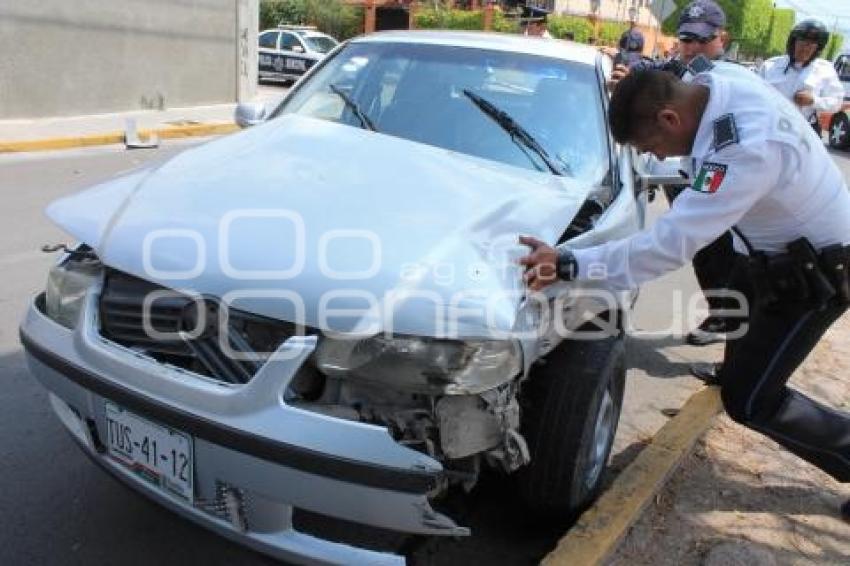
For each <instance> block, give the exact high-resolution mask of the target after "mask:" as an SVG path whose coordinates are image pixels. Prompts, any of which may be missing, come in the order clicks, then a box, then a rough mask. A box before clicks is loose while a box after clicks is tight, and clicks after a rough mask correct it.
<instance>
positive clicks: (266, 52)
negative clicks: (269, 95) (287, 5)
mask: <svg viewBox="0 0 850 566" xmlns="http://www.w3.org/2000/svg"><path fill="white" fill-rule="evenodd" d="M258 40H259V55H260V56H259V73H258V78H259V80H266V79H272V80H283V81H295V80H298V79H299V78H300V77H301V75H303V74H304V73H306V72H307V71H308V70H309V69H310V67H312V66H313V65H315V64H316V63H318V62H319V61H321V60H322V59H323V58H324V57H325V55H327V54H328V53H329V52H330V51H331V50H332V49H333V48H334V47H336V46H337V45H338V44H339V42H338V41H337V40H335V39H334V38H332V37H331V36H329V35H326V34H324V33H321V32H318V31H316V28H314V27H312V26H279V27H278V28H276V29H269V30H265V31H263V32H260V35H259V37H258Z"/></svg>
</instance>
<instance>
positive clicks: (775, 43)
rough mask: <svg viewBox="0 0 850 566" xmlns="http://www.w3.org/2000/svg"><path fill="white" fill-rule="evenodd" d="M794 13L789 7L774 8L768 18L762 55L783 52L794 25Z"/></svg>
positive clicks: (767, 55) (773, 55)
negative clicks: (768, 26) (767, 30)
mask: <svg viewBox="0 0 850 566" xmlns="http://www.w3.org/2000/svg"><path fill="white" fill-rule="evenodd" d="M796 17H797V16H796V13H795V12H794V10H792V9H790V8H776V9H775V10H774V11H773V18H771V20H770V33H769V34H768V38H767V43H766V45H765V49H764V57H775V56H777V55H783V54H784V53H785V46H786V45H787V43H788V36H789V35H791V28H793V27H794V21H795V20H796Z"/></svg>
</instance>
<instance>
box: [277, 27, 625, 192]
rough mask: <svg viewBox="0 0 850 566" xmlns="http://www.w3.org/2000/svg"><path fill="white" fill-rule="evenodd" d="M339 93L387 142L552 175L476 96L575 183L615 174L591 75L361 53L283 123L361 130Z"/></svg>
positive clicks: (537, 63) (326, 71)
mask: <svg viewBox="0 0 850 566" xmlns="http://www.w3.org/2000/svg"><path fill="white" fill-rule="evenodd" d="M331 85H334V86H336V87H338V88H340V89H342V90H343V91H344V92H345V93H346V94H347V95H348V96H349V97H350V98H351V99H352V100H354V101H355V102H356V103H357V104H358V106H360V108H361V109H362V110H363V112H364V113H365V114H366V115H367V116H368V117H369V118H370V119H371V120H372V122H374V123H375V125H376V127H377V129H378V131H379V132H381V133H382V134H385V135H392V136H397V137H401V138H405V139H408V140H411V141H416V142H420V143H425V144H429V145H433V146H437V147H441V148H445V149H449V150H452V151H457V152H461V153H465V154H469V155H474V156H478V157H482V158H485V159H490V160H494V161H499V162H502V163H507V164H510V165H513V166H517V167H522V168H526V169H532V170H538V171H547V169H546V166H545V164H544V163H541V160H540V159H539V158H538V157H536V156H535V155H533V152H531V151H529V149H528V148H527V147H524V146H522V145H521V144H518V143H516V141H515V140H514V139H513V138H512V137H511V136H510V135H509V134H508V133H506V132H505V131H504V130H503V129H502V128H501V127H500V126H499V125H497V124H496V122H495V121H494V120H493V119H492V118H490V117H488V116H487V115H486V114H485V113H484V112H482V111H481V110H480V109H479V108H478V107H477V106H476V105H475V104H474V103H473V102H472V100H470V97H468V96H467V95H466V94H465V93H464V91H465V90H468V91H469V92H471V93H473V94H475V95H478V96H479V97H481V98H484V99H486V100H487V101H488V102H490V103H492V104H493V105H495V106H497V107H498V108H500V109H501V110H503V111H505V112H507V113H508V114H510V116H511V117H513V118H514V120H516V122H518V123H519V124H520V125H521V126H522V127H523V128H524V129H526V130H527V131H528V132H529V133H530V134H531V135H532V136H533V137H534V138H536V139H537V141H538V142H539V143H540V145H542V146H543V148H544V149H545V150H546V152H547V153H548V154H549V155H550V156H551V157H552V158H553V160H554V161H555V162H556V163H557V164H558V165H559V166H560V167H559V168H561V169H563V171H564V172H565V173H566V174H568V175H570V176H573V177H577V178H583V179H584V178H586V179H590V180H593V181H594V182H598V181H599V180H600V179H601V178H602V177H603V176H604V175H605V174H606V173H607V171H608V164H609V159H608V146H607V140H606V133H605V132H606V130H605V123H604V113H603V109H602V100H601V95H600V94H599V88H598V85H597V76H596V69H595V67H593V66H591V65H582V64H578V63H571V62H568V61H562V60H558V59H551V58H547V57H541V56H535V55H527V54H520V53H511V52H501V51H489V50H482V49H471V48H457V47H447V46H440V45H416V44H392V43H383V42H381V43H377V42H376V43H367V42H364V43H353V44H350V45H348V46H346V47H345V48H344V49H343V50H342V51H340V52H338V53H337V55H336V56H335V57H333V59H332V60H331V61H329V62H327V64H325V65H324V66H323V67H322V68H321V69H320V70H319V71H318V72H317V73H316V74H315V75H314V76H313V77H312V78H311V80H308V81H307V82H306V83H304V84H303V85H301V87H300V88H299V89H298V90H297V91H295V92H293V93H292V95H291V96H290V97H289V98H288V99H287V100H286V101H285V102H284V103H283V105H282V106H281V107H280V108H278V109H277V110H276V111H275V113H274V116H277V115H281V114H289V113H294V114H299V115H303V116H310V117H313V118H320V119H324V120H333V121H337V122H341V123H344V124H347V125H351V126H353V127H361V124H360V122H359V120H358V119H357V117H356V115H355V114H354V113H353V112H352V111H351V110H350V109H349V108H347V107H346V106H345V105H344V104H343V102H342V100H341V98H340V97H339V96H337V95H336V94H334V93H333V92H332V91H331V89H330V86H331Z"/></svg>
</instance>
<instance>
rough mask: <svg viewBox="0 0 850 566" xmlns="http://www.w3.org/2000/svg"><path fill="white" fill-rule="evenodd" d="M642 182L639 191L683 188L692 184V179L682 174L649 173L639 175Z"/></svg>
mask: <svg viewBox="0 0 850 566" xmlns="http://www.w3.org/2000/svg"><path fill="white" fill-rule="evenodd" d="M638 178H639V179H640V183H639V185H638V192H644V191H650V190H651V189H656V188H657V189H683V188H685V187H689V186H690V185H691V181H690V179H686V178H684V177H682V176H681V175H648V174H641V175H639V176H638Z"/></svg>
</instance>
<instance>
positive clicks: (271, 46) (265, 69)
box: [257, 30, 280, 78]
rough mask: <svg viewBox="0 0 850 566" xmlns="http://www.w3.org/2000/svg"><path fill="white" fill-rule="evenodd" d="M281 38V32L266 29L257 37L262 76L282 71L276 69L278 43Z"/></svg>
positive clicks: (260, 74)
mask: <svg viewBox="0 0 850 566" xmlns="http://www.w3.org/2000/svg"><path fill="white" fill-rule="evenodd" d="M279 38H280V32H279V31H275V30H269V31H264V32H263V33H261V34H260V35H259V37H258V38H257V40H258V51H259V76H260V78H263V77H269V76H273V75H275V74H276V73H280V71H276V69H275V66H274V61H275V57H277V56H278V55H277V52H278V50H277V45H278V39H279Z"/></svg>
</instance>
